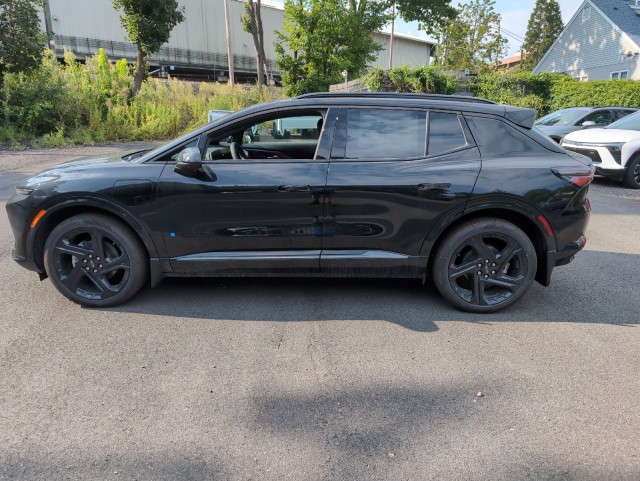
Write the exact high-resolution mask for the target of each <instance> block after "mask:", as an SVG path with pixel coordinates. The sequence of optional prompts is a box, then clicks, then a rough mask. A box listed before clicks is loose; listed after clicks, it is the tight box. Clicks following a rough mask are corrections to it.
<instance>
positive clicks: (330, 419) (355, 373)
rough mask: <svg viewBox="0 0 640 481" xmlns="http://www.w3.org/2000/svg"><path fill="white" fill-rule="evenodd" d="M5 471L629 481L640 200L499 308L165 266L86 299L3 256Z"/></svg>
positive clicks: (0, 403) (415, 286)
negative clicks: (152, 278) (127, 289)
mask: <svg viewBox="0 0 640 481" xmlns="http://www.w3.org/2000/svg"><path fill="white" fill-rule="evenodd" d="M138 145H139V144H133V145H132V144H128V145H115V146H113V145H112V146H104V147H90V148H68V149H56V150H42V151H29V152H21V153H11V152H0V204H1V205H0V208H2V212H0V387H1V389H0V480H20V481H30V480H34V481H35V480H47V481H50V480H140V481H142V480H145V481H146V480H149V481H161V480H172V481H173V480H175V481H183V480H194V481H200V480H202V481H205V480H207V481H209V480H296V481H319V480H381V481H382V480H443V479H451V480H480V479H486V480H492V481H498V480H504V481H513V480H576V481H600V480H608V481H614V480H629V481H637V480H638V479H640V436H639V435H638V433H639V432H640V409H638V398H639V393H640V376H639V375H638V373H639V372H640V349H639V348H638V346H639V345H640V296H639V295H638V280H639V274H638V273H639V272H640V241H639V239H640V192H636V191H631V190H626V189H623V188H622V186H621V185H619V184H617V183H614V182H607V181H605V180H602V179H599V180H597V181H596V182H595V183H594V185H593V186H592V190H591V195H590V199H591V203H592V206H593V216H592V218H591V222H590V225H589V230H588V232H587V235H588V238H589V241H588V243H587V248H586V250H585V251H584V252H582V253H581V254H580V255H578V256H577V257H576V260H575V261H574V262H573V263H572V264H570V265H568V266H566V267H562V268H558V269H557V270H556V271H555V272H554V275H553V279H552V285H551V286H550V287H549V288H543V287H541V286H539V285H534V286H533V288H532V289H531V291H530V293H529V294H528V295H527V296H526V298H525V299H523V300H522V301H521V302H520V303H519V304H517V305H516V306H514V307H513V308H511V309H509V310H507V311H505V312H502V313H499V314H494V315H472V314H467V313H462V312H458V311H455V310H453V309H452V308H451V307H449V306H448V305H447V304H446V303H445V302H444V301H443V300H442V299H441V298H440V297H439V295H438V294H437V293H436V292H435V290H434V289H433V288H432V287H430V286H426V287H423V286H422V285H421V284H420V283H419V282H413V281H388V280H367V281H363V280H330V279H316V280H313V279H311V280H300V279H295V280H290V279H282V280H273V279H271V280H264V279H234V280H221V279H182V280H180V279H168V280H165V281H164V282H163V283H162V284H161V285H160V286H158V287H157V288H156V289H153V290H151V289H146V290H144V291H143V292H142V293H141V294H140V295H139V296H137V297H136V298H134V299H133V300H132V301H131V302H129V303H128V304H125V305H124V306H120V307H118V308H113V309H105V310H90V309H83V308H81V307H79V306H77V305H74V304H72V303H70V302H69V301H67V300H66V299H65V298H63V297H62V296H61V295H59V294H57V293H56V291H55V289H54V288H53V286H52V285H51V283H50V282H49V281H44V282H40V281H38V278H37V276H36V275H34V274H33V273H30V272H28V271H26V270H24V269H22V268H21V267H19V266H18V265H17V264H16V263H14V262H13V260H12V259H11V247H12V245H13V238H12V235H11V232H10V228H9V225H8V220H7V217H6V214H5V213H4V202H5V200H6V199H7V198H8V197H9V196H10V195H11V193H12V192H13V185H14V184H15V182H17V181H18V180H19V179H21V178H23V177H25V176H27V175H29V174H30V173H34V172H36V171H38V170H40V169H41V168H43V167H45V166H48V165H53V164H54V163H58V162H62V161H65V160H70V159H72V158H76V157H80V156H83V155H90V154H98V153H103V152H106V151H112V150H114V149H120V150H131V149H135V148H137V146H138Z"/></svg>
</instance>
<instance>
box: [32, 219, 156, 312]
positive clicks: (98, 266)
mask: <svg viewBox="0 0 640 481" xmlns="http://www.w3.org/2000/svg"><path fill="white" fill-rule="evenodd" d="M44 264H45V269H46V271H47V275H48V276H49V278H50V279H51V281H52V282H53V284H54V286H55V287H56V289H58V291H60V293H62V294H63V295H64V296H66V297H67V298H69V299H71V300H72V301H74V302H76V303H78V304H81V305H83V306H89V307H110V306H115V305H118V304H121V303H123V302H125V301H126V300H128V299H130V298H131V297H132V296H133V295H134V294H136V293H137V292H138V291H139V290H140V288H141V287H142V286H143V284H144V282H145V281H146V279H147V278H148V261H147V254H146V251H145V249H144V247H143V246H142V244H141V242H140V240H139V239H138V237H137V236H136V234H135V233H134V232H132V231H131V229H129V227H127V226H126V225H124V224H123V223H122V222H119V221H117V220H115V219H112V218H111V217H107V216H104V215H100V214H82V215H77V216H75V217H71V218H69V219H67V220H65V221H63V222H62V223H60V224H59V225H58V226H56V228H55V229H53V231H52V232H51V234H50V235H49V237H48V238H47V242H46V243H45V248H44Z"/></svg>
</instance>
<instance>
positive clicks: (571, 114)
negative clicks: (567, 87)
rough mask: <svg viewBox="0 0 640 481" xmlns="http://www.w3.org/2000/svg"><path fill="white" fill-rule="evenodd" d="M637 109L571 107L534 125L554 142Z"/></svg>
mask: <svg viewBox="0 0 640 481" xmlns="http://www.w3.org/2000/svg"><path fill="white" fill-rule="evenodd" d="M637 110H638V109H634V108H630V107H571V108H568V109H562V110H557V111H555V112H551V113H550V114H548V115H545V116H544V117H542V118H540V119H538V120H536V122H535V124H534V125H535V126H536V127H537V128H538V130H540V131H541V132H542V133H544V134H546V135H548V136H549V137H551V138H552V139H553V140H555V141H556V142H558V143H560V141H561V140H562V139H563V138H564V136H565V135H567V134H568V133H571V132H575V131H576V130H581V129H589V128H593V127H605V126H607V125H609V124H610V123H612V122H615V121H616V120H620V119H621V118H622V117H625V116H627V115H629V114H632V113H633V112H636V111H637Z"/></svg>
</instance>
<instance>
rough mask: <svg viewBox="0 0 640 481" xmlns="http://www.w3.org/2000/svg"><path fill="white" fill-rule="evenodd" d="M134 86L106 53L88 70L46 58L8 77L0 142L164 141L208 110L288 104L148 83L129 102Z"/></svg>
mask: <svg viewBox="0 0 640 481" xmlns="http://www.w3.org/2000/svg"><path fill="white" fill-rule="evenodd" d="M132 84H133V75H132V71H131V69H130V67H129V66H128V65H127V62H126V60H124V59H122V60H119V61H117V62H115V63H113V62H111V61H110V60H109V58H108V57H107V55H106V54H105V52H104V51H103V50H100V51H99V52H98V53H97V54H96V55H94V56H93V57H89V58H87V59H86V61H85V62H84V63H82V62H79V61H78V60H77V59H76V58H75V56H74V54H73V53H71V52H66V54H65V62H64V65H62V64H60V63H58V62H57V60H56V59H55V57H54V56H53V54H51V53H49V52H48V53H46V54H45V56H44V58H43V60H42V63H41V64H40V67H39V68H38V69H36V70H35V71H33V72H32V73H29V74H8V75H7V76H6V77H5V81H4V84H3V85H2V87H1V90H0V93H1V97H0V99H1V104H0V108H1V109H2V110H1V114H2V117H3V119H4V122H3V125H2V128H1V129H0V141H15V140H23V139H29V138H30V139H35V138H39V140H38V141H37V142H36V143H37V144H38V145H47V146H53V145H60V144H62V143H65V142H67V143H93V142H102V141H108V140H163V139H168V138H172V137H176V136H178V135H180V134H183V133H185V132H188V131H189V130H192V129H194V128H196V127H199V126H202V125H204V124H205V123H206V122H207V112H208V110H210V109H216V110H239V109H241V108H244V107H248V106H249V105H252V104H255V103H258V102H265V101H269V100H275V99H279V98H282V96H283V94H282V90H281V89H277V88H269V87H256V86H251V87H247V86H235V87H231V86H229V85H221V84H209V83H201V84H196V83H191V82H184V81H180V80H176V79H168V80H157V79H149V80H147V81H146V82H145V83H144V84H143V87H142V89H141V90H140V92H139V93H138V95H137V96H135V97H133V98H132V97H131V96H130V89H131V86H132Z"/></svg>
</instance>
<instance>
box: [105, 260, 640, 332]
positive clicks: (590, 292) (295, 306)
mask: <svg viewBox="0 0 640 481" xmlns="http://www.w3.org/2000/svg"><path fill="white" fill-rule="evenodd" d="M638 272H640V256H639V255H632V254H618V253H609V252H596V251H584V252H582V253H580V254H579V255H578V256H577V257H576V259H575V261H574V262H573V263H572V264H570V265H568V266H564V267H560V268H557V269H556V270H555V271H554V274H553V277H552V283H551V286H549V287H547V288H545V287H542V286H541V285H539V284H537V283H534V284H533V286H532V287H531V289H530V291H529V292H528V293H527V295H526V296H525V297H524V298H523V299H522V300H521V301H520V302H518V303H517V304H515V305H514V306H512V307H510V308H507V309H506V310H504V311H501V312H498V313H493V314H470V313H465V312H461V311H458V310H456V309H454V308H453V307H451V306H450V305H449V304H447V303H446V302H445V301H444V299H443V298H442V297H440V295H439V294H438V292H437V291H436V289H435V287H433V286H432V285H429V284H427V285H426V286H423V285H422V284H421V282H420V281H417V280H403V279H317V278H316V279H290V278H286V279H280V278H277V279H274V278H215V279H210V278H198V279H194V278H191V279H171V278H169V279H165V280H164V281H163V282H162V283H161V284H160V285H159V286H158V287H156V288H155V289H145V290H144V291H143V292H141V293H140V294H139V295H138V296H136V297H135V298H134V299H132V300H131V301H129V302H128V303H126V304H124V305H122V306H118V307H116V308H112V309H110V310H112V311H116V312H128V313H141V314H142V313H143V314H151V315H157V316H170V317H174V318H180V317H183V318H194V319H225V320H238V321H279V322H307V321H328V320H332V321H335V320H338V321H345V322H346V321H354V320H359V321H363V320H364V321H366V320H385V321H388V322H391V323H394V324H397V325H399V326H402V327H404V328H407V329H411V330H413V331H417V332H434V331H437V330H438V323H440V322H448V321H458V322H471V323H485V324H491V323H495V322H505V321H506V322H570V323H586V324H615V325H622V326H635V325H637V324H640V297H639V296H637V295H635V294H634V289H632V288H631V287H630V286H632V285H634V284H635V283H636V282H637V275H638V274H637V273H638Z"/></svg>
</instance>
